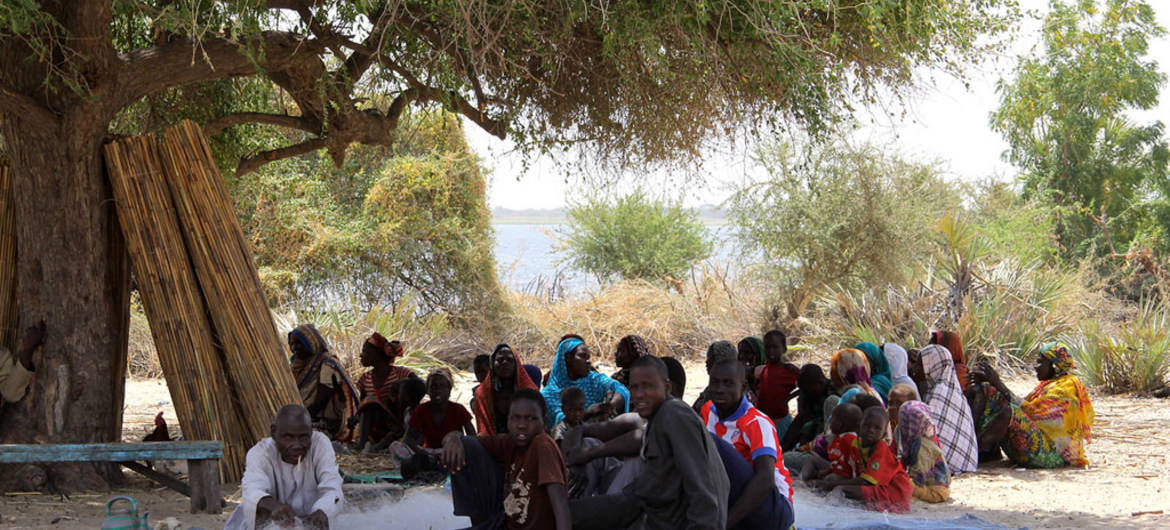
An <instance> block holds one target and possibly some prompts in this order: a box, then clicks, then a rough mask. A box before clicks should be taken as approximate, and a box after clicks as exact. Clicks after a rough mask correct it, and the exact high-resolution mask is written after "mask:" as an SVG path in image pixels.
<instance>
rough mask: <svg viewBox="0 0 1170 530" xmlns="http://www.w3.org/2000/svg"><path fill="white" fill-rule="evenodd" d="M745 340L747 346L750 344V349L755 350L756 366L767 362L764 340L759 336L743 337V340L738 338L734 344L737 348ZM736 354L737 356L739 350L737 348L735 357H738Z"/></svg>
mask: <svg viewBox="0 0 1170 530" xmlns="http://www.w3.org/2000/svg"><path fill="white" fill-rule="evenodd" d="M745 342H746V343H748V346H751V348H752V351H754V352H756V362H755V365H756V366H763V365H765V364H768V358H767V357H766V356H765V355H764V340H763V339H761V338H759V337H744V338H743V340H740V341H739V343H737V344H736V345H735V346H736V348H738V347H739V345H740V344H743V343H745ZM738 356H739V351H738V349H737V350H736V357H738Z"/></svg>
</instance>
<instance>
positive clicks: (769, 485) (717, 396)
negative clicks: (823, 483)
mask: <svg viewBox="0 0 1170 530" xmlns="http://www.w3.org/2000/svg"><path fill="white" fill-rule="evenodd" d="M710 378H711V379H710V382H709V384H708V386H707V395H708V396H710V398H711V400H710V401H708V402H707V403H705V404H704V405H703V408H702V411H703V413H702V416H703V422H704V424H705V425H706V426H707V431H708V432H710V433H711V435H712V437H713V438H715V439H716V440H717V444H716V445H717V446H718V447H719V456H720V457H722V459H723V466H724V468H726V470H727V476H728V479H729V480H730V482H731V495H730V499H729V500H728V510H727V527H728V528H788V527H789V526H791V525H792V522H793V517H794V513H793V509H792V479H791V478H790V477H789V476H788V470H787V469H785V468H784V457H783V453H782V452H781V450H780V440H779V439H778V438H777V436H776V426H775V425H773V423H772V420H771V419H769V418H768V416H767V415H766V414H764V413H763V412H760V411H759V410H758V409H756V407H755V406H753V405H752V404H751V402H750V401H748V400H747V399H746V398H745V397H744V389H745V388H746V381H745V377H744V367H743V364H741V363H739V362H738V361H737V360H735V359H725V360H722V361H720V362H718V363H716V364H715V366H714V367H712V369H711V372H710Z"/></svg>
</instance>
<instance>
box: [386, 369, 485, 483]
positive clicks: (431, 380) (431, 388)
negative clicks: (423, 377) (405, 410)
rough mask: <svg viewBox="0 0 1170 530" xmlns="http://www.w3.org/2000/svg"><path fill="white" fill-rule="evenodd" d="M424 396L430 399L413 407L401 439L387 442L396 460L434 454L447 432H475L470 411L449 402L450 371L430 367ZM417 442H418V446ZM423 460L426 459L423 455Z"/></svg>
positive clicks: (432, 467)
mask: <svg viewBox="0 0 1170 530" xmlns="http://www.w3.org/2000/svg"><path fill="white" fill-rule="evenodd" d="M426 385H427V396H428V397H430V398H431V399H430V401H427V402H426V403H423V404H421V405H419V406H417V407H415V409H414V412H412V413H411V415H410V420H408V421H407V428H406V436H404V437H403V439H402V441H401V442H394V443H393V444H392V445H391V448H390V453H391V454H392V455H394V459H395V460H397V461H398V462H405V461H407V460H409V459H411V458H412V457H415V456H416V455H428V456H431V457H434V456H436V455H438V454H439V450H440V449H442V447H443V436H444V435H445V434H447V433H449V432H451V431H463V432H465V433H467V434H469V435H471V434H475V427H474V426H472V424H471V413H470V412H468V411H467V409H466V408H464V407H463V405H460V404H458V403H451V372H449V371H447V370H446V369H445V368H440V369H437V370H434V371H432V372H431V373H430V375H428V376H427V383H426ZM420 443H421V445H420ZM424 459H425V460H430V459H427V458H425V456H424ZM433 464H434V465H427V464H421V465H420V466H419V467H420V468H421V469H435V468H437V467H438V459H437V458H434V461H433Z"/></svg>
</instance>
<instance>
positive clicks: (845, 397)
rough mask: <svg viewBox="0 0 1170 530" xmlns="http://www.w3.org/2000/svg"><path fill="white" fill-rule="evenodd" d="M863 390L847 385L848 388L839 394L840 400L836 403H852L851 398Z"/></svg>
mask: <svg viewBox="0 0 1170 530" xmlns="http://www.w3.org/2000/svg"><path fill="white" fill-rule="evenodd" d="M863 392H865V391H864V390H862V389H861V387H859V386H851V387H849V390H846V391H845V393H844V394H841V401H839V402H838V403H852V402H853V398H855V397H857V396H859V395H861V394H862V393H863Z"/></svg>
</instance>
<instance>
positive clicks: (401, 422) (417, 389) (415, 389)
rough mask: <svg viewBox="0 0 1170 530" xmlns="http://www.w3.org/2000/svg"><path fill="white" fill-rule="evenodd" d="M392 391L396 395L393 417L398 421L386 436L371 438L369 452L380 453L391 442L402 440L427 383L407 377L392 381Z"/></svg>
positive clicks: (423, 395) (425, 390) (388, 446)
mask: <svg viewBox="0 0 1170 530" xmlns="http://www.w3.org/2000/svg"><path fill="white" fill-rule="evenodd" d="M393 393H394V394H395V395H396V396H397V397H396V398H395V399H394V406H395V411H396V414H395V416H394V417H396V418H399V419H398V423H395V424H394V425H391V426H390V429H389V430H388V431H387V433H386V436H385V437H383V438H382V439H381V440H380V441H376V440H373V439H371V442H373V443H372V445H371V446H370V447H369V452H372V453H381V452H383V451H386V450H387V449H389V448H390V444H391V443H393V442H395V441H401V440H402V437H403V436H405V435H406V426H407V424H409V423H410V415H411V413H412V412H414V409H415V407H418V404H419V403H420V402H422V399H423V397H425V396H426V395H427V384H426V382H425V381H423V380H422V379H419V378H417V377H408V378H406V379H403V380H401V381H397V382H395V383H394V389H393Z"/></svg>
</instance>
